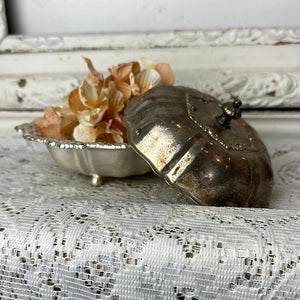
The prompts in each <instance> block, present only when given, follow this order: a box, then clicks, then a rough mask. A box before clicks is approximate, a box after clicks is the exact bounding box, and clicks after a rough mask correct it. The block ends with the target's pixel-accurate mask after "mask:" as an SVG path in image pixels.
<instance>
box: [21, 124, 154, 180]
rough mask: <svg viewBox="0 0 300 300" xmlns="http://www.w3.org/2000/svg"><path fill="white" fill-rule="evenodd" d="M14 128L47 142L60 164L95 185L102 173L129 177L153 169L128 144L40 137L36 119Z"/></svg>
mask: <svg viewBox="0 0 300 300" xmlns="http://www.w3.org/2000/svg"><path fill="white" fill-rule="evenodd" d="M15 129H16V131H17V132H20V133H22V134H23V137H24V138H25V139H26V140H28V141H32V142H39V143H44V144H45V145H46V146H47V148H48V150H49V152H50V154H51V156H52V157H53V159H54V160H55V161H56V162H57V163H58V165H59V166H61V167H63V168H65V169H67V170H70V171H75V172H79V173H82V174H85V175H89V176H91V177H92V179H91V183H92V185H94V186H99V185H101V184H102V177H127V176H132V175H142V174H145V173H148V172H150V171H151V168H150V166H149V165H148V164H147V162H146V161H144V160H143V159H142V158H141V157H140V156H139V155H138V154H136V153H135V151H134V150H133V148H132V147H131V146H130V145H129V144H106V143H102V142H96V143H83V142H78V141H68V140H55V139H51V138H46V137H41V136H39V134H38V132H39V129H38V128H37V127H36V126H35V125H34V122H32V123H24V124H22V125H19V126H16V128H15Z"/></svg>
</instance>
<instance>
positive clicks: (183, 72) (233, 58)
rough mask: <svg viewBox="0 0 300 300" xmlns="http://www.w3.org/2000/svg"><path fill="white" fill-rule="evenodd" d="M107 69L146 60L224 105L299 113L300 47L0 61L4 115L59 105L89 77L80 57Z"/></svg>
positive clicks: (91, 54)
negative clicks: (233, 102) (237, 102)
mask: <svg viewBox="0 0 300 300" xmlns="http://www.w3.org/2000/svg"><path fill="white" fill-rule="evenodd" d="M82 55H83V56H86V57H89V58H90V59H92V61H93V63H94V65H95V67H96V68H97V69H98V70H99V71H101V72H104V73H105V74H106V75H107V73H108V72H107V68H108V67H111V66H112V65H114V64H117V63H119V62H126V61H131V60H136V59H139V58H140V57H142V56H147V57H149V58H151V59H152V60H153V61H154V62H162V61H165V62H168V63H170V65H171V66H172V69H173V71H174V74H175V83H176V84H177V85H180V84H181V85H186V86H191V87H194V88H197V89H200V90H201V91H203V92H206V93H210V94H212V95H213V96H215V97H216V98H218V99H220V100H227V99H228V98H229V97H230V94H233V95H236V96H239V97H240V98H241V99H242V100H243V101H244V105H245V106H248V107H252V108H254V107H260V108H262V107H265V108H267V107H300V71H299V70H300V51H299V46H298V45H285V46H276V47H274V46H254V47H253V46H242V47H235V46H227V47H201V48H160V49H143V50H142V49H135V50H134V49H131V50H103V51H95V50H93V51H70V52H55V53H26V54H23V53H20V54H14V55H12V54H2V55H0V65H1V68H0V87H1V88H0V109H42V108H43V107H44V106H45V105H49V104H51V105H60V104H61V100H62V98H63V97H64V96H65V95H67V94H68V93H69V92H70V91H71V90H72V89H73V88H74V86H75V85H77V83H78V81H79V80H82V79H84V78H85V76H86V75H87V67H86V64H85V63H84V61H83V60H82V57H81V56H82Z"/></svg>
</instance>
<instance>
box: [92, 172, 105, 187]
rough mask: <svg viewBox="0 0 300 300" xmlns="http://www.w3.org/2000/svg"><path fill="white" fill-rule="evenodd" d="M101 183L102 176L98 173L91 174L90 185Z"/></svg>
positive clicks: (99, 184)
mask: <svg viewBox="0 0 300 300" xmlns="http://www.w3.org/2000/svg"><path fill="white" fill-rule="evenodd" d="M102 183H103V181H102V177H101V176H100V175H98V174H93V175H92V179H91V185H92V186H101V185H102Z"/></svg>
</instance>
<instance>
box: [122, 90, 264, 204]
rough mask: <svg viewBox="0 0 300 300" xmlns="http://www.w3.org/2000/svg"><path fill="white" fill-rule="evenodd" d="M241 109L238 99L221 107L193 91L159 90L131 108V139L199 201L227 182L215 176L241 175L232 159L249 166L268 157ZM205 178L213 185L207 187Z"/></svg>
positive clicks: (167, 177) (163, 172)
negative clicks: (200, 192)
mask: <svg viewBox="0 0 300 300" xmlns="http://www.w3.org/2000/svg"><path fill="white" fill-rule="evenodd" d="M241 104H242V103H241V101H240V100H239V99H237V98H235V99H233V101H232V102H228V103H225V104H221V103H220V102H219V101H218V100H216V99H215V98H213V97H212V96H209V95H207V94H203V93H201V92H199V91H197V90H195V89H191V88H187V87H180V86H179V87H174V86H166V85H162V86H158V87H155V88H153V89H151V90H149V91H148V92H146V93H145V94H144V95H143V96H141V97H139V98H136V99H133V100H132V101H131V104H130V105H129V107H128V108H127V109H126V111H125V122H126V125H127V128H128V133H127V136H128V140H129V143H130V144H131V146H132V147H133V148H134V149H135V151H136V152H137V153H138V154H140V155H141V156H142V157H143V158H144V159H145V160H146V161H147V162H148V163H149V164H150V165H151V167H152V169H153V170H154V171H155V172H156V173H157V174H159V175H161V176H162V177H164V178H165V180H166V181H167V182H168V183H171V184H174V185H176V186H179V187H180V188H181V189H183V190H184V191H185V192H187V193H188V194H189V195H190V196H191V197H192V198H194V199H195V198H198V197H202V196H200V195H195V192H194V191H195V190H196V189H198V188H202V189H203V188H206V187H207V186H208V187H210V188H213V184H215V185H218V184H220V182H223V179H222V178H219V179H220V180H219V179H218V180H217V181H216V182H215V183H213V182H212V181H213V180H214V179H213V177H215V176H216V175H215V174H218V175H217V176H218V177H220V176H221V177H222V176H223V175H220V174H221V173H222V172H223V171H222V172H220V169H222V168H227V169H228V168H229V169H231V171H232V172H229V171H226V170H225V169H224V172H223V173H224V176H234V174H233V172H240V171H239V168H238V167H236V166H235V163H234V162H232V161H231V160H233V161H234V160H236V161H239V162H238V164H240V165H243V164H244V162H243V161H242V160H244V161H245V160H247V157H253V156H256V153H257V152H266V151H265V148H264V145H263V144H262V142H261V141H260V139H259V137H258V136H257V134H256V132H255V131H254V130H253V129H252V128H251V127H250V126H249V125H248V124H247V123H246V122H245V121H243V120H242V119H241V118H240V117H241V111H240V106H241ZM206 152H207V153H206ZM237 154H238V155H237ZM237 157H238V158H237ZM210 160H213V162H210ZM218 160H219V161H218ZM225 160H226V162H225ZM227 160H228V161H227ZM240 160H241V161H240ZM229 162H230V163H229ZM247 164H248V165H249V162H248V163H247ZM247 164H246V165H245V168H246V169H247V168H248V167H247ZM218 166H220V168H219V169H218ZM245 168H244V169H245ZM204 169H208V170H206V171H205V172H204V171H203V170H204ZM203 172H204V173H205V174H204V173H203ZM249 172H250V171H247V172H246V171H245V174H246V175H245V176H248V177H249V178H251V175H249V174H250V173H249ZM191 174H192V175H191ZM203 176H208V177H209V176H210V177H211V180H207V184H205V183H204V181H203V180H204V179H203V178H202V177H203ZM235 176H236V177H239V176H243V174H241V173H240V174H236V175H235ZM183 178H184V180H185V182H184V184H183V183H182V182H183ZM187 178H189V179H187ZM208 179H209V178H208ZM189 180H190V182H189ZM196 200H197V199H196ZM198 200H199V199H198ZM197 202H199V203H205V202H206V203H207V201H202V200H199V201H197Z"/></svg>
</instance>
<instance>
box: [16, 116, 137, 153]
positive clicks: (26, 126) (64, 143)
mask: <svg viewBox="0 0 300 300" xmlns="http://www.w3.org/2000/svg"><path fill="white" fill-rule="evenodd" d="M15 130H16V131H17V132H19V133H22V135H23V138H24V139H26V140H28V141H31V142H39V143H44V144H46V145H47V146H50V147H58V148H62V149H105V150H121V149H124V150H125V149H129V148H131V149H132V147H131V146H130V145H129V144H126V143H122V144H108V143H104V142H94V143H93V142H91V143H85V142H78V141H72V140H57V139H52V138H46V137H41V136H39V135H37V134H36V132H37V131H38V128H37V126H36V125H35V124H34V121H33V122H31V123H23V124H21V125H18V126H16V127H15Z"/></svg>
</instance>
